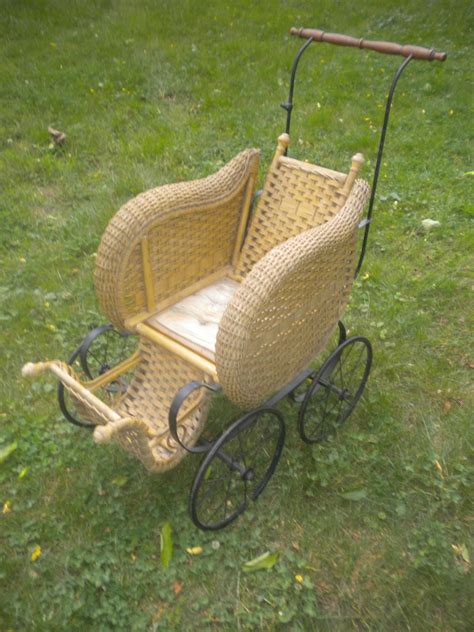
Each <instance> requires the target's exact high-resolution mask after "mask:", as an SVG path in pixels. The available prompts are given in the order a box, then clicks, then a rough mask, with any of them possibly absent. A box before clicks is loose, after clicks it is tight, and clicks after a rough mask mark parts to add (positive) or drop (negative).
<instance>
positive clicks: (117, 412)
mask: <svg viewBox="0 0 474 632" xmlns="http://www.w3.org/2000/svg"><path fill="white" fill-rule="evenodd" d="M139 353H140V360H139V362H138V364H137V366H136V368H135V372H134V375H133V378H132V381H131V383H130V384H129V386H128V389H127V392H126V394H124V395H123V396H121V397H119V399H118V401H116V405H115V406H114V407H113V408H111V407H110V399H109V398H107V396H106V397H105V398H104V400H102V399H98V398H97V396H95V397H94V396H91V395H90V393H91V391H89V390H88V388H87V386H88V385H87V383H81V381H80V378H79V377H78V375H77V374H76V373H75V371H74V370H73V369H72V367H70V366H69V365H67V364H65V363H64V362H60V361H51V362H46V363H39V364H38V365H31V366H33V367H34V368H36V371H35V373H30V375H34V374H37V373H38V372H41V371H43V370H47V369H49V370H53V372H54V368H59V369H61V370H62V371H64V372H65V373H66V376H65V377H64V378H62V377H61V375H57V373H56V375H57V377H59V379H61V381H62V382H63V384H64V388H65V389H66V390H67V391H68V394H69V397H70V399H72V400H73V402H74V404H75V406H76V410H77V412H78V413H79V414H80V416H81V418H82V419H83V420H84V421H90V422H92V423H94V424H97V426H96V429H95V430H94V439H95V440H96V441H97V442H98V443H106V442H108V441H115V442H117V443H119V444H120V445H121V446H122V447H123V448H125V450H127V451H128V452H130V453H131V454H133V455H134V456H135V457H137V458H138V459H140V461H142V463H143V464H144V465H145V467H146V468H147V469H148V470H150V471H155V472H162V471H165V470H168V469H170V468H172V467H174V466H175V465H176V464H177V463H179V461H180V460H181V459H182V458H183V456H184V455H185V454H186V451H185V450H184V449H183V448H182V447H181V446H179V445H178V444H177V443H176V441H175V440H174V439H173V438H172V437H171V435H170V433H169V427H168V413H169V408H170V405H171V402H172V400H173V398H174V396H175V395H176V392H177V391H178V390H179V389H180V388H181V387H182V386H183V385H185V384H187V383H188V382H190V381H192V380H199V381H204V380H205V379H206V378H207V376H206V375H205V374H204V373H203V372H202V371H199V370H198V369H196V368H195V367H193V366H192V365H190V364H189V363H187V362H185V361H184V360H181V359H180V358H179V357H177V356H176V355H174V354H172V353H170V352H169V351H166V350H165V349H163V348H162V347H160V346H158V345H156V344H154V343H153V342H150V341H149V340H147V339H145V338H142V339H141V340H140V349H139ZM39 367H41V368H39ZM67 378H72V379H68V380H67V382H66V381H65V380H66V379H67ZM100 394H104V390H102V389H101V391H100ZM93 395H95V394H93ZM105 395H107V391H106V389H105ZM92 400H95V401H92ZM209 403H210V395H209V392H208V391H207V390H205V389H201V390H200V391H196V392H194V393H192V394H191V395H190V396H189V398H188V399H187V401H186V407H185V408H184V410H183V413H182V415H181V417H180V419H179V420H178V434H179V436H180V439H181V440H182V441H183V442H184V443H186V444H187V445H194V443H195V442H196V441H197V439H198V437H199V435H200V433H201V431H202V429H203V426H204V423H205V421H206V419H207V413H208V409H209Z"/></svg>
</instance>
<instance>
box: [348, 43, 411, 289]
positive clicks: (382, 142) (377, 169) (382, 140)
mask: <svg viewBox="0 0 474 632" xmlns="http://www.w3.org/2000/svg"><path fill="white" fill-rule="evenodd" d="M412 59H413V56H412V55H409V56H408V57H407V58H406V59H405V60H404V61H403V62H402V63H401V64H400V66H399V68H398V70H397V72H396V73H395V75H394V77H393V81H392V85H391V86H390V91H389V93H388V97H387V103H386V105H385V115H384V119H383V125H382V132H381V134H380V140H379V148H378V152H377V162H376V163H375V171H374V179H373V181H372V190H371V192H370V200H369V208H368V210H367V217H366V219H365V220H364V222H363V226H365V231H364V238H363V240H362V246H361V250H360V255H359V261H358V263H357V267H356V271H355V274H354V278H357V276H358V274H359V271H360V269H361V267H362V262H363V261H364V256H365V251H366V248H367V241H368V239H369V230H370V222H371V221H372V210H373V208H374V201H375V193H376V191H377V183H378V181H379V173H380V165H381V164H382V157H383V148H384V145H385V136H386V134H387V127H388V119H389V118H390V110H391V107H392V99H393V95H394V93H395V88H396V87H397V83H398V80H399V79H400V75H401V74H402V72H403V71H404V70H405V68H406V67H407V66H408V64H409V63H410V62H411V60H412Z"/></svg>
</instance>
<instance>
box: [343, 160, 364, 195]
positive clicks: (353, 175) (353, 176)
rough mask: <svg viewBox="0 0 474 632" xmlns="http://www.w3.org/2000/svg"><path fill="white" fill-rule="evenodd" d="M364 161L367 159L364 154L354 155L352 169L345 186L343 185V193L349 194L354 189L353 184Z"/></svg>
mask: <svg viewBox="0 0 474 632" xmlns="http://www.w3.org/2000/svg"><path fill="white" fill-rule="evenodd" d="M364 162H365V160H364V156H363V155H362V154H359V153H357V154H355V156H352V163H351V169H350V171H349V173H348V174H347V178H346V181H345V182H344V186H343V187H342V194H343V195H346V196H347V195H349V193H350V191H351V189H352V185H353V184H354V181H355V179H356V177H357V174H358V173H359V171H360V170H361V169H362V165H363V164H364Z"/></svg>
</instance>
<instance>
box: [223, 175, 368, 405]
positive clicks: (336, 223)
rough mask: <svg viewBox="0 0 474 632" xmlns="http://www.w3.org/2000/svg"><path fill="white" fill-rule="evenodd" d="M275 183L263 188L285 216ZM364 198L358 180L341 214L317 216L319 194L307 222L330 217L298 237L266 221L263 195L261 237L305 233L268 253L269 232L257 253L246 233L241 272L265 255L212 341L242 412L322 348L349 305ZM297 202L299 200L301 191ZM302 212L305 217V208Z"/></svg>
mask: <svg viewBox="0 0 474 632" xmlns="http://www.w3.org/2000/svg"><path fill="white" fill-rule="evenodd" d="M305 174H306V175H307V172H305ZM293 175H294V174H292V177H293ZM309 175H310V176H311V175H312V174H309ZM276 180H277V179H276V178H274V176H273V175H272V174H271V176H270V178H269V184H268V186H270V187H271V189H272V190H273V191H277V192H278V196H275V199H276V200H277V213H280V214H281V215H283V209H282V204H281V203H280V202H279V200H282V199H285V200H286V199H289V196H288V195H287V194H285V193H280V191H282V187H281V186H280V184H279V183H278V182H277V181H276ZM310 181H311V182H312V181H313V178H312V177H310ZM298 191H299V188H298ZM368 193H369V187H368V185H367V184H366V183H365V182H364V181H363V180H357V181H356V183H355V185H354V186H353V188H352V191H351V193H350V195H349V197H348V199H347V201H346V203H345V204H344V206H343V208H342V209H341V210H340V211H339V212H337V211H336V210H335V206H336V205H335V204H332V203H329V202H327V203H326V204H325V205H323V210H322V211H320V210H319V195H317V196H316V199H315V200H314V202H313V205H314V209H313V212H312V215H311V217H312V218H313V220H316V221H317V222H318V221H319V217H320V216H323V217H326V218H328V217H329V218H330V217H331V216H332V215H334V216H333V217H332V218H331V219H328V221H326V222H325V223H323V224H321V225H319V226H316V227H315V228H311V229H309V230H304V227H305V223H306V220H303V221H302V224H303V225H302V226H301V225H298V227H297V228H295V226H294V225H295V224H296V221H297V220H296V218H293V220H292V221H291V222H287V221H286V220H285V219H284V218H283V217H280V215H279V216H278V217H277V219H276V220H272V218H271V217H270V212H271V208H270V203H269V201H268V195H267V197H266V198H265V199H263V198H264V195H265V194H263V195H262V202H261V204H260V207H259V210H260V217H257V216H256V217H255V219H256V221H257V222H258V225H259V230H260V231H264V230H267V231H269V232H270V233H271V243H273V242H277V241H283V240H284V239H285V238H286V236H287V234H288V233H290V235H291V234H292V233H293V231H295V232H300V231H301V230H303V232H301V234H298V235H297V236H296V237H292V238H291V239H288V240H287V241H284V243H281V244H280V245H278V246H275V247H273V248H271V246H269V245H268V242H267V233H262V235H261V236H260V238H261V240H262V241H263V242H264V246H263V247H260V244H259V241H258V232H257V230H256V229H254V227H253V226H252V229H251V232H250V233H249V238H250V240H251V243H252V245H253V244H255V245H254V247H253V248H251V247H250V245H249V243H247V244H246V246H245V248H244V251H243V256H242V267H241V270H242V271H245V270H246V269H247V267H249V266H250V262H253V261H254V260H255V259H256V258H258V257H259V256H260V255H261V253H262V252H265V251H266V250H269V252H268V253H267V254H266V255H265V256H263V258H261V259H260V260H259V261H258V262H257V263H255V265H254V266H253V268H252V270H251V271H250V272H249V273H248V274H247V276H246V278H245V280H244V282H243V283H242V285H241V286H240V288H239V289H238V290H237V291H236V293H235V294H234V296H233V298H232V300H231V301H230V303H229V304H228V306H227V309H226V311H225V312H224V315H223V317H222V320H221V322H220V326H219V331H218V334H217V342H216V357H215V359H216V367H217V373H218V376H219V382H220V383H221V384H222V386H223V389H224V392H225V393H226V395H227V396H228V397H229V398H230V399H231V400H232V401H233V402H234V403H236V404H238V405H240V406H242V407H244V408H251V407H254V406H258V405H259V404H261V403H262V401H264V400H265V398H266V397H267V396H268V395H270V394H271V393H272V392H274V391H276V390H277V389H279V388H281V387H282V386H283V385H284V384H285V383H287V382H288V381H289V380H291V379H292V378H293V377H294V376H295V375H296V374H297V373H298V371H300V370H301V369H303V368H304V367H305V366H307V365H308V364H309V363H310V362H311V360H312V359H313V358H314V357H315V355H316V354H317V353H318V352H319V351H320V350H321V349H322V348H323V347H324V345H325V343H326V342H327V339H328V338H329V336H330V334H331V331H332V330H333V328H334V327H335V326H336V323H337V321H338V319H339V318H340V316H341V315H342V312H343V310H344V307H345V306H346V304H347V301H348V297H349V293H350V289H351V286H352V280H353V275H354V258H355V251H356V235H357V225H358V222H359V218H360V216H361V214H362V211H363V208H364V205H365V202H366V200H367V197H368ZM298 195H300V196H301V197H302V196H303V192H301V193H298ZM293 199H294V198H293ZM267 209H268V210H267ZM304 209H305V211H306V210H308V213H309V212H310V210H311V207H310V204H309V202H305V204H304ZM262 216H265V217H264V219H261V218H262ZM267 218H268V219H267ZM313 220H312V221H313ZM275 226H276V227H278V229H280V227H282V228H281V231H280V230H279V231H278V232H275V231H273V232H272V229H273V227H275ZM269 227H271V228H269Z"/></svg>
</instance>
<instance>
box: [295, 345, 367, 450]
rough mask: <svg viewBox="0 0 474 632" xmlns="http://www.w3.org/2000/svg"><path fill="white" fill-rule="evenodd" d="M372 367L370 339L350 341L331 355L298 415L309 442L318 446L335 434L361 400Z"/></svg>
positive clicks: (303, 437) (305, 438)
mask: <svg viewBox="0 0 474 632" xmlns="http://www.w3.org/2000/svg"><path fill="white" fill-rule="evenodd" d="M371 364H372V346H371V344H370V342H369V341H368V340H367V338H363V337H362V336H354V337H352V338H348V339H347V340H345V341H344V342H343V343H342V344H340V345H339V346H338V347H337V349H336V350H335V351H334V352H333V353H332V354H331V355H330V356H329V358H328V359H327V360H326V361H325V362H324V364H323V365H322V367H321V368H320V369H319V371H318V372H316V373H315V374H314V377H313V381H312V383H311V384H310V386H309V387H308V390H307V391H306V394H305V396H304V399H303V402H302V404H301V407H300V410H299V415H298V429H299V433H300V436H301V438H302V439H303V441H305V442H306V443H317V442H319V441H322V440H323V439H325V438H326V437H327V435H328V434H330V433H331V432H334V431H335V430H336V429H337V428H338V427H339V426H340V425H341V424H342V423H343V422H344V421H345V420H346V419H347V418H348V417H349V415H350V414H351V412H352V411H353V410H354V407H355V405H356V404H357V402H358V401H359V399H360V396H361V395H362V392H363V390H364V388H365V384H366V382H367V378H368V377H369V372H370V367H371Z"/></svg>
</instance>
